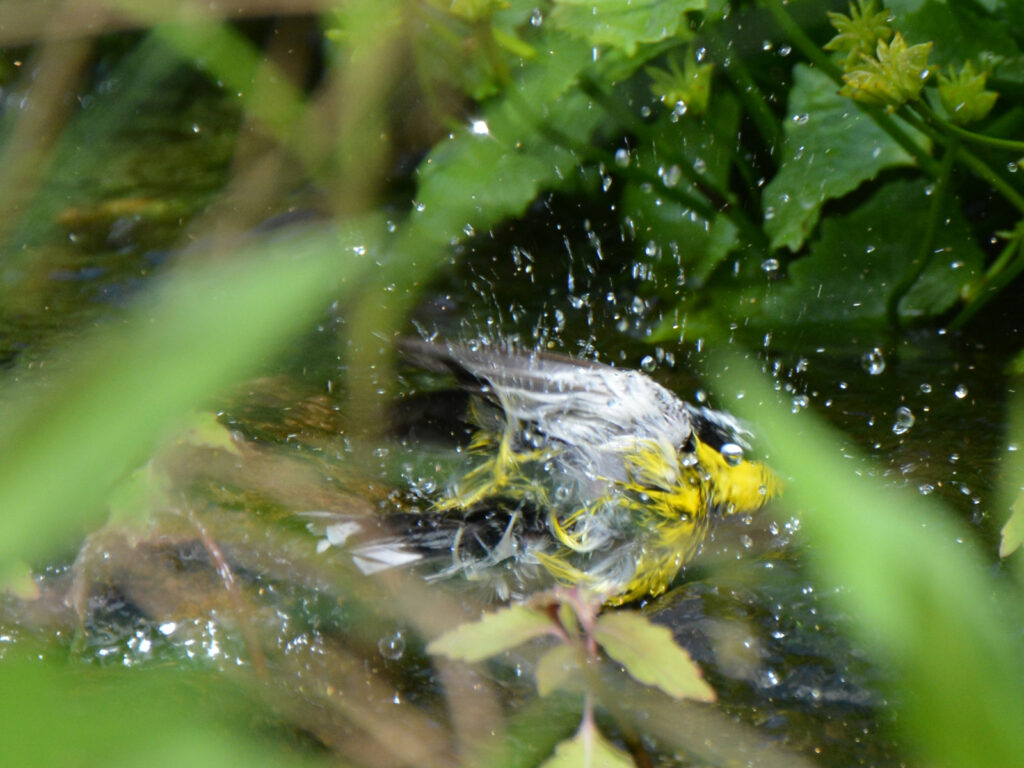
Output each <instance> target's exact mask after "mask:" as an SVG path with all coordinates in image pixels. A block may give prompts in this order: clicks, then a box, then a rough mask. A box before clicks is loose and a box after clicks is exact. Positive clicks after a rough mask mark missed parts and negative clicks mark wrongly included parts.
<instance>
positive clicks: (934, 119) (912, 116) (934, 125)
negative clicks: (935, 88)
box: [900, 102, 1024, 213]
mask: <svg viewBox="0 0 1024 768" xmlns="http://www.w3.org/2000/svg"><path fill="white" fill-rule="evenodd" d="M900 114H901V116H902V117H903V118H904V119H905V120H906V121H907V122H908V123H910V124H911V125H913V126H914V127H915V128H917V129H918V130H920V131H923V132H925V133H927V134H928V135H929V136H931V137H932V139H933V140H934V141H936V142H938V143H941V144H945V145H946V146H947V147H955V148H956V154H957V159H959V160H960V162H962V163H963V164H964V165H965V166H967V167H968V168H969V169H970V170H971V171H973V172H974V173H976V174H977V175H978V176H980V177H981V178H982V179H984V180H985V181H987V182H988V184H989V185H990V186H991V187H992V188H993V189H995V190H996V191H997V192H999V194H1001V195H1002V196H1003V197H1005V198H1006V200H1007V201H1008V202H1009V203H1010V204H1011V205H1013V207H1014V208H1016V209H1017V210H1018V211H1020V212H1021V213H1024V195H1021V193H1020V192H1018V191H1017V190H1016V189H1014V188H1013V187H1012V186H1011V185H1010V183H1009V182H1008V181H1006V179H1004V178H1003V177H1002V176H1000V175H999V174H998V173H996V171H995V170H994V169H993V168H992V166H990V165H989V164H988V163H986V162H985V161H984V160H982V159H981V158H980V157H978V156H977V155H976V154H974V153H973V152H972V151H971V150H969V149H968V148H967V147H965V146H964V145H963V144H962V143H960V140H959V139H958V138H957V137H956V135H955V134H954V133H953V132H952V131H950V130H949V129H950V128H951V127H952V126H950V125H949V123H947V122H946V121H945V120H942V119H941V118H940V117H939V116H938V115H936V114H935V113H934V112H932V111H931V109H929V108H928V106H927V105H925V104H924V103H922V102H918V103H916V104H914V105H913V108H911V107H909V106H908V107H906V108H905V109H903V110H902V111H901V112H900Z"/></svg>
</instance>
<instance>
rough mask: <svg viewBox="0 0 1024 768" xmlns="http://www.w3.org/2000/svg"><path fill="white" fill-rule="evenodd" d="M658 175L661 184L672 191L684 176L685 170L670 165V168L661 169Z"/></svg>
mask: <svg viewBox="0 0 1024 768" xmlns="http://www.w3.org/2000/svg"><path fill="white" fill-rule="evenodd" d="M658 175H659V176H661V183H662V184H664V185H665V186H666V187H668V188H669V189H671V188H672V187H674V186H675V185H676V184H678V183H679V179H680V177H681V176H682V175H683V169H682V168H680V167H679V166H678V165H670V166H669V167H668V168H661V169H659V170H658Z"/></svg>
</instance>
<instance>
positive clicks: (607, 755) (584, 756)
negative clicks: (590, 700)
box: [541, 720, 635, 768]
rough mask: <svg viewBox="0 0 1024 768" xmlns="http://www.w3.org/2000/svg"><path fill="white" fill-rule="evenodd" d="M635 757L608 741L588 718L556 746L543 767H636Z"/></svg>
mask: <svg viewBox="0 0 1024 768" xmlns="http://www.w3.org/2000/svg"><path fill="white" fill-rule="evenodd" d="M634 766H635V763H634V762H633V759H632V758H631V757H630V756H629V755H627V754H626V753H625V752H623V751H622V750H621V749H619V748H618V747H616V746H614V745H613V744H609V743H608V741H607V740H606V739H605V738H604V737H603V736H602V735H601V733H600V732H599V731H598V730H597V727H596V726H595V725H594V724H593V722H591V721H589V720H587V721H584V723H583V725H581V726H580V729H579V731H577V732H576V735H575V736H573V737H572V738H571V739H567V740H566V741H563V742H562V743H561V744H559V745H558V746H557V747H555V754H553V755H552V756H551V757H549V758H548V759H547V760H545V761H544V762H543V763H542V764H541V768H634Z"/></svg>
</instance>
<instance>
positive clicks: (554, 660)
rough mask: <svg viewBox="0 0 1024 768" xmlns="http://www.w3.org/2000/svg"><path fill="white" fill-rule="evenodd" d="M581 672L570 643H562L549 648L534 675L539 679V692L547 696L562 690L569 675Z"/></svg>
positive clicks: (541, 658) (538, 663)
mask: <svg viewBox="0 0 1024 768" xmlns="http://www.w3.org/2000/svg"><path fill="white" fill-rule="evenodd" d="M577 671H579V666H578V665H577V664H576V655H575V651H574V649H573V647H572V646H571V645H569V644H568V643H560V644H559V645H556V646H555V647H554V648H549V649H548V650H547V651H546V652H545V653H544V655H543V656H541V657H540V660H539V661H538V662H537V669H536V670H535V672H534V675H535V676H536V678H537V692H538V693H539V694H540V695H541V696H547V695H548V694H549V693H553V692H554V691H556V690H557V689H559V688H562V687H563V685H564V683H565V681H566V680H567V679H568V678H569V675H570V674H572V673H573V672H577Z"/></svg>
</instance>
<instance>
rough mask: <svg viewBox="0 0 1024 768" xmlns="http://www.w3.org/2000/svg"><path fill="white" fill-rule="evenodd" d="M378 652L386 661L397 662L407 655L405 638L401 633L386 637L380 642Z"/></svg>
mask: <svg viewBox="0 0 1024 768" xmlns="http://www.w3.org/2000/svg"><path fill="white" fill-rule="evenodd" d="M377 650H378V651H380V655H381V656H383V657H384V658H385V659H390V660H391V661H397V660H398V659H400V658H402V654H404V653H405V637H404V636H403V635H402V633H401V632H395V633H393V634H390V635H385V636H384V637H382V638H381V639H380V640H379V641H378V643H377Z"/></svg>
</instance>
